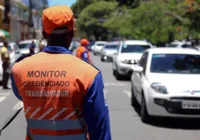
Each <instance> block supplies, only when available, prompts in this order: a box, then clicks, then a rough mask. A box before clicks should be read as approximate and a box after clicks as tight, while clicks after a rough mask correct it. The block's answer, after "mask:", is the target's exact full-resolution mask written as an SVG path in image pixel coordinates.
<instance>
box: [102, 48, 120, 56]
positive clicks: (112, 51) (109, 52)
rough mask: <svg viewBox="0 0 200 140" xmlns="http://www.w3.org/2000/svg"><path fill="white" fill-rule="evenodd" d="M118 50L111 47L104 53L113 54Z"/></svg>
mask: <svg viewBox="0 0 200 140" xmlns="http://www.w3.org/2000/svg"><path fill="white" fill-rule="evenodd" d="M116 52H117V50H114V49H111V50H104V51H103V53H104V54H110V55H112V54H114V53H116Z"/></svg>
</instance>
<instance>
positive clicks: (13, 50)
mask: <svg viewBox="0 0 200 140" xmlns="http://www.w3.org/2000/svg"><path fill="white" fill-rule="evenodd" d="M8 45H9V46H8V50H9V52H10V58H11V64H13V63H14V62H15V61H16V60H17V58H19V57H20V56H21V54H20V50H19V46H18V45H17V44H16V43H15V42H11V43H9V44H8Z"/></svg>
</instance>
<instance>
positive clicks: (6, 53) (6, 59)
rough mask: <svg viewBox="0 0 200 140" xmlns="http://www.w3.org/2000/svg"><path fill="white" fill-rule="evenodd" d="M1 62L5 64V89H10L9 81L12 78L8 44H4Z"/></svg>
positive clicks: (3, 65) (3, 66)
mask: <svg viewBox="0 0 200 140" xmlns="http://www.w3.org/2000/svg"><path fill="white" fill-rule="evenodd" d="M1 60H2V62H3V64H2V68H3V83H2V84H3V89H10V88H9V87H8V80H9V77H10V72H9V71H10V54H9V50H8V42H6V41H5V42H4V45H3V47H2V48H1Z"/></svg>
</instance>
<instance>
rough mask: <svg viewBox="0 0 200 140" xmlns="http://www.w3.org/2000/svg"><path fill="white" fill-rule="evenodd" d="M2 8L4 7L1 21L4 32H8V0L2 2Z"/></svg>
mask: <svg viewBox="0 0 200 140" xmlns="http://www.w3.org/2000/svg"><path fill="white" fill-rule="evenodd" d="M4 7H5V11H4V19H3V24H4V30H6V31H8V32H9V31H10V17H9V13H10V0H4Z"/></svg>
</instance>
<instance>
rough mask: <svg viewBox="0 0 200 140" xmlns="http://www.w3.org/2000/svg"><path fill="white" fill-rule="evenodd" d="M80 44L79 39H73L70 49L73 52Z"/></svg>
mask: <svg viewBox="0 0 200 140" xmlns="http://www.w3.org/2000/svg"><path fill="white" fill-rule="evenodd" d="M79 46H80V42H78V41H72V42H71V44H70V47H69V50H70V51H71V52H73V51H74V50H76V49H77V48H78V47H79Z"/></svg>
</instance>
